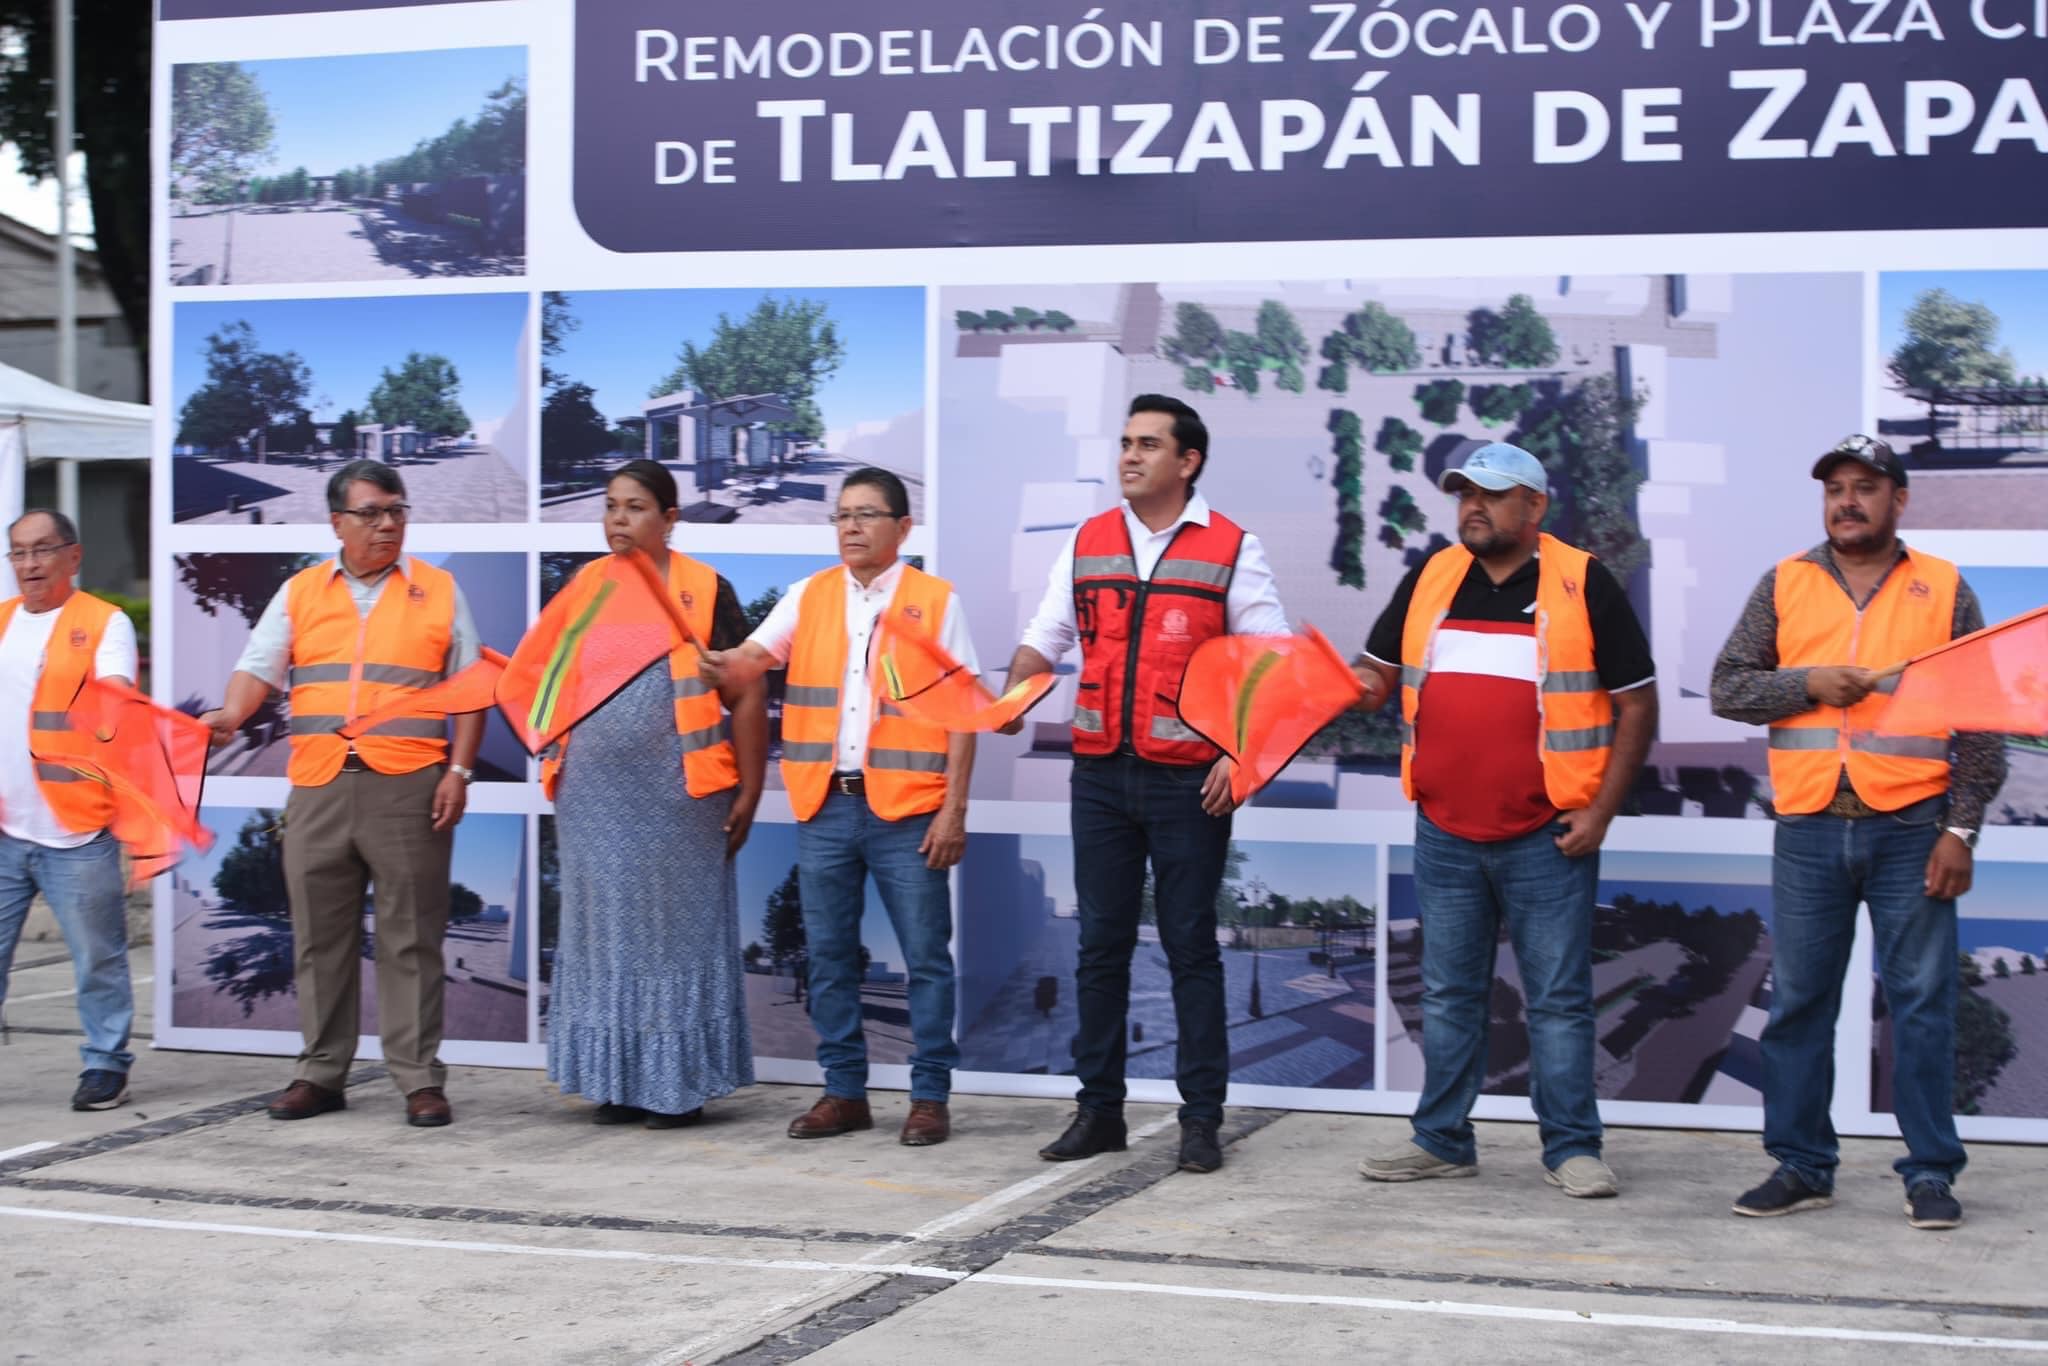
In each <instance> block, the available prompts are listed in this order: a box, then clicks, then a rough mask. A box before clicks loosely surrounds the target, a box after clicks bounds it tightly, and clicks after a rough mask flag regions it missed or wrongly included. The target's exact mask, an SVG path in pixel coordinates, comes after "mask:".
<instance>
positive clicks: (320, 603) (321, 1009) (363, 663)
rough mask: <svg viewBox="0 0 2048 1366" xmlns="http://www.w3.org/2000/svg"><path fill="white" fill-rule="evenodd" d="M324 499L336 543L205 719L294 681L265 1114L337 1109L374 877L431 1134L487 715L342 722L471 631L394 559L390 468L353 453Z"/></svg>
mask: <svg viewBox="0 0 2048 1366" xmlns="http://www.w3.org/2000/svg"><path fill="white" fill-rule="evenodd" d="M327 507H328V522H329V523H330V524H331V525H332V526H333V528H334V534H335V536H336V538H337V539H339V540H340V542H341V553H340V554H339V555H337V556H336V557H335V558H334V559H331V560H325V561H322V562H321V563H319V564H316V565H314V566H313V567H312V568H311V569H305V570H301V571H300V572H299V573H297V574H295V575H293V576H292V578H291V579H290V580H289V581H288V582H287V583H286V584H285V586H284V587H283V588H281V589H279V590H278V592H277V596H276V597H274V598H272V599H271V600H270V605H269V606H267V607H266V608H264V610H263V615H262V616H261V617H260V618H259V619H258V620H257V622H256V627H255V629H254V630H253V631H252V632H251V633H250V635H249V644H248V646H247V647H246V648H245V649H244V650H243V651H242V656H241V658H240V659H238V660H237V661H236V662H235V672H234V674H233V675H232V676H230V677H229V679H228V686H227V698H226V700H225V701H224V702H223V703H222V704H221V706H220V707H219V708H218V709H217V710H215V711H210V712H208V713H207V714H206V715H204V716H202V717H201V718H200V719H201V720H202V721H205V722H206V723H207V724H208V725H209V726H211V727H212V728H213V738H214V743H215V744H225V743H227V742H228V741H229V740H230V739H232V738H233V737H234V735H235V733H236V732H237V731H238V730H240V729H241V727H242V724H243V723H244V722H245V721H247V720H248V719H249V717H250V715H251V714H253V713H254V712H255V710H256V709H257V708H258V707H259V706H261V705H262V703H263V700H264V699H265V698H266V697H268V696H269V695H270V694H271V692H272V691H273V690H275V689H279V688H288V689H289V690H290V692H289V697H290V709H291V747H292V748H291V762H290V766H289V768H288V770H287V776H289V777H290V779H291V783H292V791H291V797H290V799H289V801H287V802H286V804H285V834H284V879H285V889H286V894H287V896H288V897H289V898H290V901H291V916H292V952H293V968H294V972H293V984H294V986H295V987H296V989H297V992H298V998H299V1029H300V1032H301V1034H303V1035H304V1038H305V1046H304V1048H303V1049H302V1050H301V1051H300V1053H299V1063H298V1070H297V1075H296V1076H295V1077H294V1078H293V1081H292V1084H291V1086H290V1087H289V1088H287V1089H286V1091H285V1093H284V1094H283V1095H282V1096H280V1097H279V1098H278V1099H277V1100H276V1101H275V1102H274V1103H273V1104H272V1105H271V1106H270V1117H271V1118H272V1119H310V1118H312V1117H313V1116H315V1115H321V1114H325V1113H327V1112H328V1111H330V1110H340V1109H344V1108H346V1106H347V1099H346V1097H345V1096H344V1095H343V1093H342V1088H343V1086H345V1085H346V1084H347V1081H348V1070H349V1065H350V1064H351V1063H352V1062H353V1061H354V1060H355V1052H356V1038H357V1035H358V1033H359V1032H360V1027H359V1025H358V1023H357V1015H358V1011H359V1008H360V1007H359V1002H360V991H361V981H362V943H363V911H364V903H365V900H366V893H367V892H368V891H369V889H370V886H371V884H374V886H375V892H376V896H375V901H376V913H377V1026H378V1029H377V1032H378V1035H379V1036H380V1038H381V1039H382V1041H383V1045H384V1065H385V1067H386V1068H387V1069H388V1070H389V1071H390V1073H391V1079H392V1080H393V1081H394V1082H395V1083H397V1085H398V1089H399V1091H400V1092H401V1093H403V1094H404V1096H405V1116H406V1123H408V1124H412V1125H416V1126H418V1127H420V1128H433V1127H438V1126H440V1125H443V1124H446V1123H448V1122H449V1120H450V1119H451V1118H452V1112H451V1111H450V1108H449V1105H448V1097H447V1093H446V1091H445V1089H444V1087H445V1082H446V1079H447V1069H446V1068H445V1067H443V1066H442V1064H441V1059H440V1049H441V998H442V985H443V983H444V982H445V981H446V978H447V969H446V967H445V965H444V964H443V962H442V953H441V946H442V939H443V936H444V935H445V934H446V932H447V929H448V873H449V861H450V859H451V857H452V856H453V853H454V843H455V825H456V822H458V821H460V820H461V819H462V813H463V809H464V808H465V806H466V805H467V804H468V789H469V782H470V780H471V779H472V778H473V777H475V771H474V765H475V764H476V752H477V747H478V746H479V745H480V744H481V743H482V741H483V731H484V714H483V713H482V712H470V713H468V714H466V715H462V716H457V717H455V718H453V721H452V730H453V732H454V741H453V743H452V745H451V743H450V741H449V738H448V729H449V728H451V727H450V726H449V725H448V724H447V723H443V722H442V721H440V720H439V719H428V718H425V717H409V718H401V719H398V720H394V721H387V722H385V723H383V724H382V725H379V726H377V727H376V728H374V729H373V730H370V731H367V732H365V733H364V734H362V735H360V736H358V737H356V738H355V739H354V740H346V739H343V738H342V736H341V735H340V734H338V733H337V732H338V731H339V730H340V729H341V728H342V727H343V726H344V725H346V724H347V722H349V721H350V720H353V719H354V718H356V717H358V716H363V715H367V714H368V713H370V712H373V711H376V710H378V709H379V708H380V707H383V706H385V705H387V704H389V703H391V702H393V701H397V700H399V699H401V698H402V697H403V696H404V694H406V693H408V692H416V691H418V690H420V689H422V688H426V687H431V686H432V685H433V684H434V683H437V682H439V681H440V680H441V679H442V678H443V677H445V676H447V675H448V674H451V673H454V672H455V671H456V670H457V669H461V668H465V667H467V666H468V665H469V664H471V663H473V662H474V661H475V660H476V657H477V634H476V625H475V623H474V621H473V620H472V619H471V617H470V613H469V604H468V602H467V601H465V600H464V598H463V596H462V589H461V588H460V587H459V586H458V585H457V584H456V582H455V577H454V575H452V574H450V573H448V572H447V571H446V570H444V569H440V568H437V567H435V566H434V565H430V564H427V563H425V562H424V561H422V560H419V559H417V558H414V557H412V556H409V555H406V554H405V553H404V550H405V526H406V518H407V515H408V513H409V512H410V511H411V509H410V507H409V506H408V505H407V503H406V501H405V483H404V481H403V480H401V479H400V478H399V475H398V471H397V470H394V469H392V468H391V467H390V466H389V465H385V464H382V463H380V462H378V461H375V460H351V461H350V462H349V463H348V464H346V465H343V466H342V467H341V468H340V469H339V470H336V471H335V473H334V476H333V477H332V478H331V479H329V480H328V482H327Z"/></svg>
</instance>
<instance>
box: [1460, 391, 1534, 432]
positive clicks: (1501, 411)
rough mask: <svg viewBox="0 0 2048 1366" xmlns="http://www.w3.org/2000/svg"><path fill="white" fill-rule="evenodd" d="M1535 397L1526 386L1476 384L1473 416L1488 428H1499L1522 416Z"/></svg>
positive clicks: (1472, 398) (1473, 398)
mask: <svg viewBox="0 0 2048 1366" xmlns="http://www.w3.org/2000/svg"><path fill="white" fill-rule="evenodd" d="M1532 396H1533V394H1532V391H1531V390H1530V388H1529V386H1528V385H1526V384H1475V385H1473V386H1472V392H1471V395H1470V397H1471V401H1472V415H1473V416H1474V417H1476V418H1478V419H1479V420H1480V422H1482V423H1483V424H1485V425H1486V426H1488V427H1498V426H1500V425H1501V424H1502V423H1503V422H1512V421H1513V420H1515V419H1516V418H1518V417H1520V416H1521V415H1522V410H1523V409H1525V408H1527V407H1528V406H1529V400H1530V398H1531V397H1532Z"/></svg>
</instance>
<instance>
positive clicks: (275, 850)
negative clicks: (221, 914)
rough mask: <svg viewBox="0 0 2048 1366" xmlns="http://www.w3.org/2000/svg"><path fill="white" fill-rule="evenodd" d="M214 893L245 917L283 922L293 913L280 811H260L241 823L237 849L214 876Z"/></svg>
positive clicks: (236, 839)
mask: <svg viewBox="0 0 2048 1366" xmlns="http://www.w3.org/2000/svg"><path fill="white" fill-rule="evenodd" d="M213 890H214V893H215V895H217V896H219V897H220V899H221V901H222V903H223V904H225V905H227V906H230V907H232V908H233V909H235V910H237V911H240V912H242V913H243V914H244V915H261V916H273V917H276V918H279V919H284V918H286V917H288V916H289V915H290V914H291V905H290V902H289V899H288V898H287V896H286V893H285V883H284V823H283V821H281V820H280V819H279V813H278V812H276V811H271V810H266V809H259V810H256V811H253V812H251V813H250V814H249V817H248V819H246V820H244V821H243V822H242V828H241V829H240V830H238V831H236V832H235V845H234V848H232V849H230V850H228V852H227V856H226V857H225V858H223V859H222V860H221V861H220V868H219V870H218V871H216V872H215V873H214V875H213Z"/></svg>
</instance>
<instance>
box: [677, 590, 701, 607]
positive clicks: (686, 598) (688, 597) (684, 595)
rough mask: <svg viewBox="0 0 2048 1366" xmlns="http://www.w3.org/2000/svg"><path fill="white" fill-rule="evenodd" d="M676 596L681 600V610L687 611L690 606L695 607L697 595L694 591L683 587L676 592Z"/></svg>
mask: <svg viewBox="0 0 2048 1366" xmlns="http://www.w3.org/2000/svg"><path fill="white" fill-rule="evenodd" d="M676 597H677V598H679V599H680V600H681V601H682V604H683V610H684V611H685V612H687V611H689V610H690V609H691V608H692V607H695V606H696V605H697V595H696V594H695V593H692V592H691V591H690V590H689V589H687V588H685V589H684V590H683V591H682V592H680V593H678V594H676Z"/></svg>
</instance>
